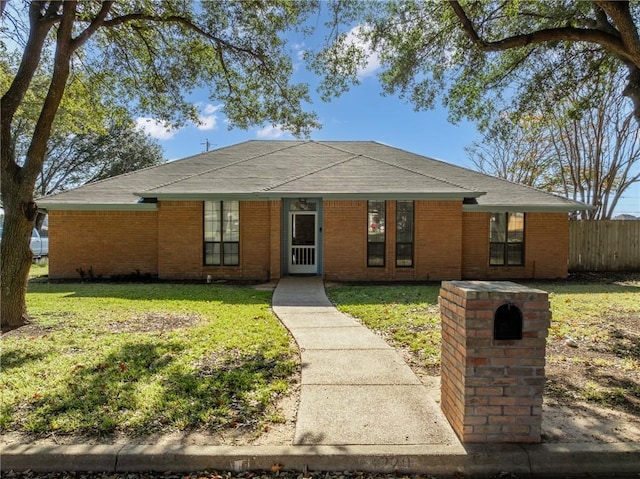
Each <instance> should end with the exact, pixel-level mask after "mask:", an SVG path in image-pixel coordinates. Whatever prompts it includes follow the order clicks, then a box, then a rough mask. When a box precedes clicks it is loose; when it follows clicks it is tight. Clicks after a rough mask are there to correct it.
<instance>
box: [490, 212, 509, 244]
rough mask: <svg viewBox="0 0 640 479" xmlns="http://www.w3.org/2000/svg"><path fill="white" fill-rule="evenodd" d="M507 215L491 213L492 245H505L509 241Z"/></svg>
mask: <svg viewBox="0 0 640 479" xmlns="http://www.w3.org/2000/svg"><path fill="white" fill-rule="evenodd" d="M506 221H507V214H506V213H491V221H490V224H491V232H490V234H489V241H491V242H492V243H504V242H505V241H506V240H507V224H506Z"/></svg>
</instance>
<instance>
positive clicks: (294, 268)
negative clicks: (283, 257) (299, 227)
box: [286, 210, 320, 274]
mask: <svg viewBox="0 0 640 479" xmlns="http://www.w3.org/2000/svg"><path fill="white" fill-rule="evenodd" d="M296 215H306V216H313V236H314V244H313V247H312V248H304V247H303V249H311V250H312V251H313V253H312V256H313V263H314V264H313V265H300V264H295V263H294V262H293V258H294V254H293V249H294V248H300V247H299V246H296V245H294V244H293V219H294V217H295V216H296ZM287 217H288V226H289V227H288V228H287V241H286V245H287V247H286V252H287V271H288V273H289V274H318V264H319V258H320V254H319V252H320V248H319V234H318V233H319V228H318V212H317V211H304V210H299V211H287Z"/></svg>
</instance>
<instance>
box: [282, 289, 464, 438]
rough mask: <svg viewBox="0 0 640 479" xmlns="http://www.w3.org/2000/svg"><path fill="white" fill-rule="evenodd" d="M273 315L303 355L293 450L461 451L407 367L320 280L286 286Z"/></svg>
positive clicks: (391, 349) (442, 416)
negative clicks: (337, 304)
mask: <svg viewBox="0 0 640 479" xmlns="http://www.w3.org/2000/svg"><path fill="white" fill-rule="evenodd" d="M273 310H274V312H275V313H276V315H277V316H278V317H279V318H280V320H281V321H282V322H283V323H284V325H285V326H286V327H287V328H288V329H289V331H291V334H292V335H293V337H294V338H295V340H296V341H297V342H298V346H299V347H300V351H301V354H302V390H301V395H300V405H299V409H298V420H297V425H296V433H295V438H294V444H296V445H312V444H314V445H320V444H322V445H383V444H384V445H406V444H413V445H420V444H442V445H452V444H458V443H459V442H458V439H457V437H456V435H455V433H454V432H453V430H452V429H451V427H450V426H449V423H448V422H447V420H446V419H445V418H444V415H443V414H442V412H441V411H440V407H439V406H438V405H437V404H436V402H435V401H434V400H433V397H432V396H431V395H430V394H429V392H428V391H427V389H426V388H425V387H424V386H423V385H422V383H421V382H420V380H419V379H418V378H417V377H416V375H415V374H414V373H413V371H412V370H411V369H410V368H409V366H407V364H406V363H405V362H404V361H403V360H402V358H400V356H399V355H398V354H397V353H396V351H395V350H394V349H393V348H391V347H390V346H389V345H388V344H387V343H386V342H385V341H384V340H382V339H381V338H380V337H378V336H377V335H376V334H374V333H373V332H371V331H370V330H369V329H367V328H366V327H364V326H362V325H361V324H360V323H358V322H357V321H355V320H354V319H352V318H350V317H348V316H347V315H345V314H343V313H340V312H339V311H338V310H337V309H336V308H334V307H333V305H332V304H331V303H330V302H329V300H328V299H327V296H326V294H325V291H324V284H323V282H322V279H321V278H318V277H289V278H283V279H282V280H280V282H279V283H278V286H277V288H276V290H275V292H274V295H273Z"/></svg>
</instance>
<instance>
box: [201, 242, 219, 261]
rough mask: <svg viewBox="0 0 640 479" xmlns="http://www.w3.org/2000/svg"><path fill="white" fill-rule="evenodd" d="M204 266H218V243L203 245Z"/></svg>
mask: <svg viewBox="0 0 640 479" xmlns="http://www.w3.org/2000/svg"><path fill="white" fill-rule="evenodd" d="M204 264H207V265H213V266H218V265H220V243H205V244H204Z"/></svg>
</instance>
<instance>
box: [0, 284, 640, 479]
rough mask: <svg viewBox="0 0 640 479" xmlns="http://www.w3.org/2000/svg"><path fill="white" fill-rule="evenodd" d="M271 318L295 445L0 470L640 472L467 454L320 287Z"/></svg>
mask: <svg viewBox="0 0 640 479" xmlns="http://www.w3.org/2000/svg"><path fill="white" fill-rule="evenodd" d="M273 309H274V311H275V312H276V314H277V315H278V317H279V318H280V319H281V320H282V321H283V323H284V324H285V325H286V326H287V327H288V328H289V330H290V331H291V333H292V334H293V336H294V337H295V339H296V341H297V342H298V344H299V346H300V349H301V354H302V386H301V387H302V390H301V399H300V405H299V410H298V420H297V428H296V432H295V438H294V444H293V445H289V446H235V447H234V446H204V447H203V446H168V447H167V446H159V445H152V446H149V445H133V444H130V445H124V446H123V445H83V444H77V445H70V446H51V445H49V446H41V445H30V444H13V445H9V446H3V447H2V450H1V451H0V455H1V457H0V470H1V471H9V470H16V471H24V470H28V469H31V470H33V471H43V472H55V471H100V472H103V471H105V472H143V471H157V472H164V471H174V472H194V471H203V470H209V471H215V470H218V471H222V470H223V471H236V472H241V471H247V470H267V471H268V470H270V469H271V468H272V466H274V465H278V468H279V467H283V468H284V469H286V470H292V471H305V472H306V471H328V472H329V471H370V472H380V473H391V472H400V473H415V474H421V475H425V474H426V475H443V476H447V477H451V475H453V474H456V473H461V474H465V475H469V476H489V477H491V476H494V477H495V476H496V475H498V474H500V473H501V472H510V473H513V474H516V475H517V476H518V477H530V476H531V475H533V476H539V477H559V476H561V475H563V476H567V475H575V476H578V475H582V476H584V475H592V476H593V475H596V476H600V477H612V476H613V475H614V474H615V475H619V474H640V444H638V443H602V442H589V443H561V444H534V445H519V444H490V445H487V444H472V445H469V444H465V445H463V444H461V443H460V442H459V441H458V439H457V437H456V436H455V434H454V433H453V431H452V430H451V428H450V426H449V424H448V422H447V421H446V419H445V418H444V416H443V414H442V413H441V412H440V408H439V406H438V405H437V404H436V401H435V400H434V399H433V398H434V397H437V394H436V393H437V391H431V390H429V389H428V388H426V387H425V386H423V385H422V384H421V383H420V381H419V380H418V378H417V377H416V376H415V375H414V374H413V372H412V371H411V369H410V368H409V367H408V366H407V365H406V364H405V363H404V362H403V361H402V360H401V358H400V357H399V356H398V355H397V353H396V352H395V350H393V349H392V348H390V347H389V346H388V345H387V344H386V343H385V342H384V341H382V340H381V339H380V338H379V337H377V336H376V335H375V334H373V333H372V332H371V331H369V330H368V329H367V328H365V327H363V326H361V325H360V324H359V323H358V322H357V321H354V320H353V319H351V318H349V317H348V316H346V315H344V314H341V313H340V312H338V311H337V310H336V309H335V308H334V307H333V306H332V305H331V303H330V302H329V300H328V299H327V297H326V294H325V292H324V284H323V282H322V280H321V279H320V278H317V277H306V278H284V279H282V280H281V281H280V283H279V284H278V286H277V288H276V291H275V293H274V296H273Z"/></svg>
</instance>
